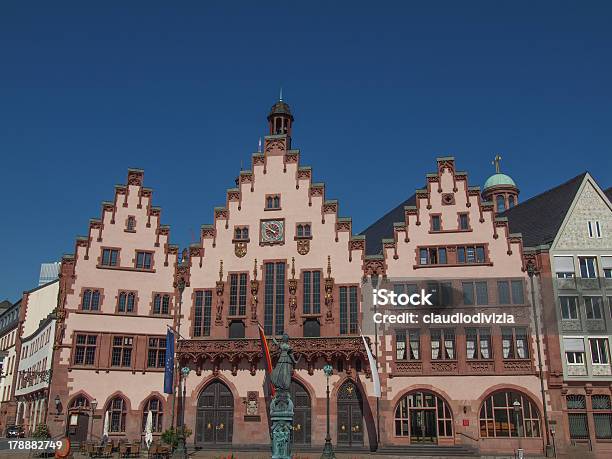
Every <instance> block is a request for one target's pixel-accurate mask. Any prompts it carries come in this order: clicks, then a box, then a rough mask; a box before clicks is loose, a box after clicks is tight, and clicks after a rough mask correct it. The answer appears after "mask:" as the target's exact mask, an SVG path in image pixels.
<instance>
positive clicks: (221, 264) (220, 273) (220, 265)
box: [219, 260, 223, 281]
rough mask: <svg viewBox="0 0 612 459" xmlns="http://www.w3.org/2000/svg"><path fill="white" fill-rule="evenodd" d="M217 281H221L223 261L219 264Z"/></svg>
mask: <svg viewBox="0 0 612 459" xmlns="http://www.w3.org/2000/svg"><path fill="white" fill-rule="evenodd" d="M219 280H220V281H223V260H221V261H220V262H219Z"/></svg>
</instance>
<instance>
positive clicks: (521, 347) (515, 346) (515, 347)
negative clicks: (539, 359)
mask: <svg viewBox="0 0 612 459" xmlns="http://www.w3.org/2000/svg"><path fill="white" fill-rule="evenodd" d="M502 349H503V356H504V359H527V358H529V345H528V343H527V329H526V328H522V327H516V328H510V327H508V328H502Z"/></svg>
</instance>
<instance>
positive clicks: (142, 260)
mask: <svg viewBox="0 0 612 459" xmlns="http://www.w3.org/2000/svg"><path fill="white" fill-rule="evenodd" d="M152 260H153V254H152V253H151V252H142V251H138V252H136V268H138V269H151V263H152Z"/></svg>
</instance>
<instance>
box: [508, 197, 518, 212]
mask: <svg viewBox="0 0 612 459" xmlns="http://www.w3.org/2000/svg"><path fill="white" fill-rule="evenodd" d="M515 205H516V200H515V198H514V195H513V194H511V195H510V196H508V209H512V208H513V207H514V206H515Z"/></svg>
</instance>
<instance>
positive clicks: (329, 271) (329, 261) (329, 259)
mask: <svg viewBox="0 0 612 459" xmlns="http://www.w3.org/2000/svg"><path fill="white" fill-rule="evenodd" d="M327 277H328V278H329V277H331V257H330V256H329V255H327Z"/></svg>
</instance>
